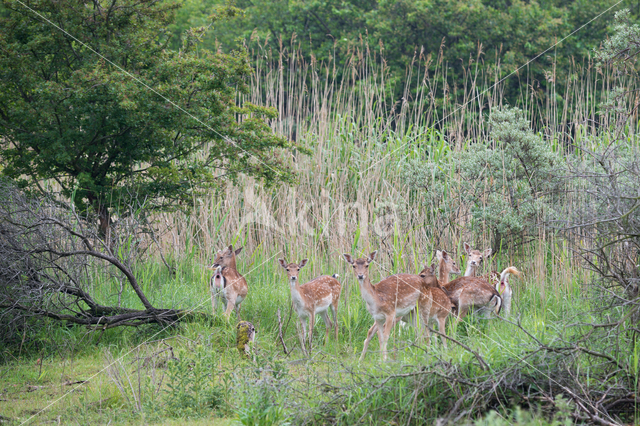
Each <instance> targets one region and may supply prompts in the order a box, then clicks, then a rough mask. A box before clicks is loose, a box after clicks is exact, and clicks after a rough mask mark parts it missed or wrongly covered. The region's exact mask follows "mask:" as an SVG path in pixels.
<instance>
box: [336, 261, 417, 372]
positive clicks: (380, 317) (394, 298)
mask: <svg viewBox="0 0 640 426" xmlns="http://www.w3.org/2000/svg"><path fill="white" fill-rule="evenodd" d="M376 254H377V251H374V252H373V253H371V254H370V255H369V256H368V257H367V258H361V259H355V260H354V259H353V257H352V256H351V255H350V254H344V255H343V257H344V259H345V260H346V261H347V262H348V263H349V264H350V265H351V266H353V269H354V272H355V274H356V277H357V278H358V282H359V283H360V293H361V295H362V298H363V299H364V300H365V303H366V304H367V310H368V311H369V313H370V314H371V316H373V319H374V321H375V323H374V324H373V325H372V326H371V328H369V331H368V333H367V338H366V339H365V341H364V347H363V349H362V355H361V356H360V360H362V359H363V358H364V356H365V354H366V353H367V348H368V347H369V342H370V341H371V339H372V338H373V334H374V333H375V332H376V331H377V333H378V339H379V341H380V350H381V352H382V359H383V360H386V359H387V341H388V339H389V334H391V329H392V328H393V326H394V325H395V323H396V318H397V317H403V316H405V315H407V314H408V313H409V312H410V311H411V310H412V309H414V307H415V306H416V304H417V303H418V300H419V299H420V295H421V294H422V289H423V288H424V285H423V280H422V279H421V278H420V277H419V276H417V275H410V274H397V275H392V276H390V277H387V278H385V279H384V280H382V281H380V282H379V283H378V284H376V285H375V286H374V285H372V284H371V281H370V280H369V270H368V269H369V264H370V263H371V262H373V260H374V259H375V257H376Z"/></svg>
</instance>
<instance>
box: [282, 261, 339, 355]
mask: <svg viewBox="0 0 640 426" xmlns="http://www.w3.org/2000/svg"><path fill="white" fill-rule="evenodd" d="M278 262H279V263H280V266H282V267H283V268H284V269H285V270H286V271H287V277H288V280H289V286H290V287H291V301H292V302H293V307H294V308H295V310H296V312H297V313H298V317H299V318H300V324H301V325H302V340H301V342H302V349H303V350H305V347H304V346H305V343H304V342H305V341H306V338H307V328H306V327H307V325H306V324H305V320H306V319H307V318H308V319H309V350H311V343H312V341H313V327H314V325H315V319H316V314H320V315H322V319H323V320H324V324H325V326H326V328H327V332H326V334H325V337H324V338H325V344H326V342H327V341H328V340H329V330H330V328H331V327H332V326H333V324H335V333H336V341H337V340H338V301H339V299H340V290H341V288H342V287H341V285H340V283H339V282H338V280H337V279H336V278H338V274H335V275H333V276H331V277H330V276H328V275H322V276H320V277H317V278H314V279H313V280H311V281H309V282H308V283H306V284H303V285H299V284H298V281H299V280H298V274H299V273H300V269H302V268H303V267H304V266H305V265H306V264H307V262H308V259H303V260H302V261H301V262H300V264H295V263H287V262H286V261H285V260H284V259H278ZM329 310H331V314H332V315H333V324H332V323H331V320H329V315H328V314H327V311H329Z"/></svg>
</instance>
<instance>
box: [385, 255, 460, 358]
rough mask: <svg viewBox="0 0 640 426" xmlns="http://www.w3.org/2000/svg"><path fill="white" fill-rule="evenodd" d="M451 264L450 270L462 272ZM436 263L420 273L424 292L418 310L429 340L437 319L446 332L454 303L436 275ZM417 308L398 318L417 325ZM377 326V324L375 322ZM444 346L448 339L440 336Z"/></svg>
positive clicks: (440, 328) (439, 326) (442, 331)
mask: <svg viewBox="0 0 640 426" xmlns="http://www.w3.org/2000/svg"><path fill="white" fill-rule="evenodd" d="M450 266H451V268H452V269H451V270H450V271H449V272H452V273H456V274H457V273H460V270H459V269H457V268H456V266H455V263H454V264H453V265H450ZM435 270H436V265H435V264H432V265H431V266H430V267H425V268H424V269H423V270H422V271H421V272H420V274H419V276H420V278H422V280H423V283H422V286H423V288H422V294H421V295H420V298H419V299H418V306H417V308H418V309H417V312H419V315H420V322H421V323H422V325H423V327H425V331H426V334H427V342H429V341H430V332H429V323H430V322H431V321H434V320H435V321H436V322H437V323H438V331H439V332H440V333H442V334H446V329H445V325H446V319H447V317H448V316H449V314H450V313H451V312H452V310H453V308H454V305H453V303H452V302H451V299H449V296H447V294H446V292H445V290H444V288H443V287H442V286H441V285H440V283H439V282H438V278H437V277H436V276H435V273H434V272H435ZM416 319H417V316H416V309H415V308H414V309H413V310H411V311H410V312H409V313H408V314H407V315H405V316H404V317H402V318H397V319H396V322H397V321H403V322H404V323H406V324H409V325H412V326H414V327H416V326H417V321H416ZM374 326H375V327H377V324H374ZM440 337H441V339H442V343H443V345H444V347H445V348H446V347H447V340H446V339H445V338H444V337H443V336H440Z"/></svg>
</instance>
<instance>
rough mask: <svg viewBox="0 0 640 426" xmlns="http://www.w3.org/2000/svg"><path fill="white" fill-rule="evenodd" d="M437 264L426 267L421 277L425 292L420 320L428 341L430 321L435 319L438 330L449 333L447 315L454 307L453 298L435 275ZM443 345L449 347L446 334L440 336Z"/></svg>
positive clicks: (421, 301) (422, 298) (420, 306)
mask: <svg viewBox="0 0 640 426" xmlns="http://www.w3.org/2000/svg"><path fill="white" fill-rule="evenodd" d="M434 271H435V266H434V265H432V266H431V267H430V268H425V269H423V270H422V272H420V277H422V279H423V280H424V282H425V286H424V291H423V294H422V295H421V296H420V301H419V309H420V320H421V321H422V324H424V326H425V330H426V333H427V342H429V340H430V334H431V333H430V332H429V322H430V321H431V320H435V321H437V323H438V331H439V332H440V333H442V334H445V335H446V334H447V331H446V328H445V327H446V322H447V317H448V316H449V314H450V313H451V311H452V310H453V308H454V305H453V303H452V302H451V299H449V296H448V295H447V293H446V292H445V290H443V289H442V287H440V284H439V282H438V278H436V276H435V275H434ZM440 339H441V340H442V345H443V346H444V347H445V348H446V347H447V339H446V338H445V337H444V336H440Z"/></svg>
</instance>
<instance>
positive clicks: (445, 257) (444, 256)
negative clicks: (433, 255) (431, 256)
mask: <svg viewBox="0 0 640 426" xmlns="http://www.w3.org/2000/svg"><path fill="white" fill-rule="evenodd" d="M442 258H443V259H448V258H449V255H448V254H447V252H446V251H444V250H442Z"/></svg>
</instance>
